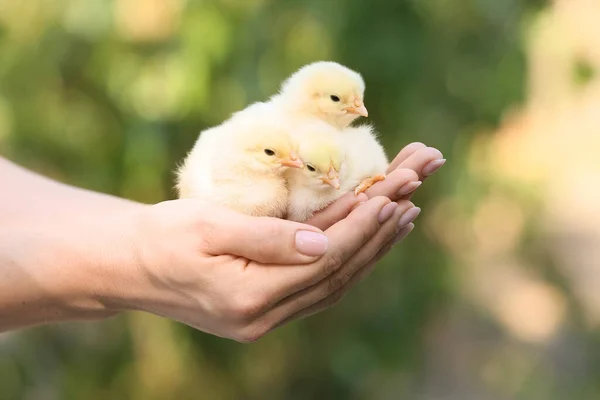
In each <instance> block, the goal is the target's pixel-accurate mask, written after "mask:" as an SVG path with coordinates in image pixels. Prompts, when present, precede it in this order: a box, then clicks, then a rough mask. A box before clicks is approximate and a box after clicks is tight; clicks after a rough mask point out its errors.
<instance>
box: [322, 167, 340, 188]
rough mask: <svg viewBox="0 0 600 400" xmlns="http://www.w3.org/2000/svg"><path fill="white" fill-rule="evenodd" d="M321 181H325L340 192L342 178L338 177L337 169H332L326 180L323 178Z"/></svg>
mask: <svg viewBox="0 0 600 400" xmlns="http://www.w3.org/2000/svg"><path fill="white" fill-rule="evenodd" d="M321 180H322V181H323V183H325V184H327V185H329V186H331V187H333V188H335V189H337V190H339V188H340V178H339V176H338V173H337V171H336V170H335V169H333V168H330V169H329V172H328V173H327V176H326V177H324V178H321Z"/></svg>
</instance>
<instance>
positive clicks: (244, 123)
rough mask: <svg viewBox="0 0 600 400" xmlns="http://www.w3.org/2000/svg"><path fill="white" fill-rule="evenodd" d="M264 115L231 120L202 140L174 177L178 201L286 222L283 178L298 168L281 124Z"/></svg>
mask: <svg viewBox="0 0 600 400" xmlns="http://www.w3.org/2000/svg"><path fill="white" fill-rule="evenodd" d="M265 112H266V110H257V111H256V112H253V113H242V114H237V115H234V116H233V117H232V118H231V119H229V120H228V121H226V122H224V123H223V124H221V125H219V126H217V127H214V128H211V129H208V130H206V131H204V132H202V133H201V134H200V137H199V138H198V140H197V142H196V144H195V145H194V147H193V149H192V150H191V151H190V153H189V154H188V156H187V157H186V159H185V161H184V163H183V165H182V166H181V167H180V168H179V170H178V173H177V189H178V192H179V197H180V198H184V197H193V198H198V199H200V200H204V201H207V202H210V203H214V204H220V205H224V206H227V207H229V208H232V209H234V210H236V211H239V212H241V213H244V214H248V215H253V216H270V217H279V218H282V217H284V216H285V213H286V209H287V204H288V189H287V185H286V181H285V177H284V173H285V171H286V170H287V169H289V168H302V167H303V164H302V161H301V160H300V159H299V158H298V156H297V155H296V152H295V149H294V148H293V143H292V141H291V140H290V136H289V133H288V129H287V124H286V123H285V121H282V120H281V119H279V118H277V117H276V116H274V115H272V114H271V113H265Z"/></svg>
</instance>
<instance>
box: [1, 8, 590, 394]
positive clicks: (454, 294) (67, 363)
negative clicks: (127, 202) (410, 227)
mask: <svg viewBox="0 0 600 400" xmlns="http://www.w3.org/2000/svg"><path fill="white" fill-rule="evenodd" d="M597 4H598V3H597V1H595V0H568V1H555V2H553V3H549V2H545V1H541V0H539V1H533V0H531V1H525V0H502V1H499V0H403V1H389V0H385V1H384V0H372V1H358V0H333V1H317V0H309V1H303V2H298V1H291V0H283V1H275V0H245V1H235V0H221V1H208V0H206V1H194V0H188V1H185V0H113V1H108V0H86V1H83V0H70V1H69V0H27V1H20V2H19V1H15V0H0V154H2V156H5V157H7V158H9V159H11V160H14V161H15V162H18V163H20V164H22V165H24V166H26V167H28V168H31V169H33V170H35V171H38V172H40V173H43V174H46V175H48V176H51V177H53V178H55V179H58V180H60V181H64V182H68V183H70V184H73V185H78V186H82V187H85V188H89V189H93V190H97V191H102V192H107V193H112V194H115V195H119V196H123V197H127V198H131V199H134V200H138V201H143V202H159V201H162V200H165V199H169V198H173V197H174V192H173V190H172V188H173V184H174V183H173V177H174V176H173V170H174V168H175V166H176V164H177V163H178V162H179V161H180V160H181V159H182V158H183V157H184V155H185V154H186V152H187V151H188V150H189V149H190V148H191V146H192V145H193V143H194V141H195V139H196V137H197V134H198V132H199V131H201V130H202V129H204V128H206V127H209V126H211V125H215V124H218V123H219V122H221V121H222V120H223V119H225V118H227V117H228V116H229V115H230V114H231V113H232V112H233V111H236V110H239V109H240V108H242V107H244V106H245V105H247V104H249V103H250V102H252V101H257V100H264V99H266V98H267V97H268V96H270V95H271V94H272V93H274V92H275V91H276V89H277V87H278V85H279V83H280V82H281V81H282V80H283V79H284V78H285V77H287V76H288V75H289V74H290V73H292V72H293V71H295V70H296V69H297V68H299V67H300V66H302V65H303V64H306V63H309V62H312V61H315V60H335V61H338V62H340V63H343V64H345V65H348V66H349V67H351V68H353V69H355V70H357V71H360V72H361V73H362V74H363V76H364V78H365V80H366V84H367V91H366V105H367V107H368V109H369V113H370V116H369V120H370V122H373V123H374V124H375V126H376V127H377V128H378V129H379V130H380V131H381V133H382V135H383V141H384V143H385V146H386V148H387V150H388V154H389V155H390V156H393V155H394V154H395V153H396V152H397V151H398V150H399V149H400V148H401V147H402V146H404V145H405V144H408V143H410V142H413V141H422V142H424V143H426V144H428V145H430V146H434V147H437V148H439V149H440V150H441V151H442V152H443V153H444V155H445V156H446V158H448V160H449V161H448V163H447V164H446V166H445V167H444V169H442V171H441V172H440V173H438V174H437V175H435V176H434V177H432V178H431V179H429V180H428V181H427V182H426V184H425V185H423V187H422V188H421V189H419V192H418V194H417V195H416V196H415V198H414V201H415V203H416V204H417V205H419V206H420V207H422V209H423V213H422V215H421V217H419V219H418V220H417V223H416V229H415V231H414V232H413V233H412V235H411V236H410V237H409V238H408V239H407V240H405V241H404V242H403V243H402V245H401V246H398V247H397V248H396V249H394V250H393V252H392V253H391V254H390V255H389V256H387V257H386V258H385V259H384V260H383V261H382V262H381V263H380V265H379V267H378V269H377V270H376V271H375V272H374V273H373V274H372V275H371V277H370V278H369V279H367V280H366V281H365V282H363V283H362V284H361V285H360V286H358V287H357V288H355V289H354V290H353V291H351V292H350V293H349V294H348V295H347V296H346V298H345V299H344V300H343V301H342V303H341V304H340V305H339V306H336V307H334V308H332V309H330V310H328V311H325V312H323V313H321V314H319V315H317V316H313V317H311V318H308V319H306V320H303V321H300V322H295V323H292V324H290V325H289V326H286V327H283V328H281V329H279V330H278V331H275V332H273V333H271V334H269V335H268V336H267V337H265V338H263V339H261V340H259V341H258V342H256V343H253V344H245V345H242V344H238V343H235V342H232V341H229V340H224V339H219V338H215V337H211V336H209V335H206V334H203V333H201V332H197V331H194V330H192V329H191V328H188V327H186V326H184V325H182V324H177V323H172V322H170V321H167V320H164V319H161V318H158V317H154V316H151V315H146V314H141V313H130V314H128V315H122V316H120V317H118V318H114V319H111V320H108V321H104V322H100V323H85V324H84V323H81V324H59V325H55V326H47V327H39V328H33V329H27V330H23V331H18V332H13V333H7V334H3V335H0V398H1V399H44V400H45V399H50V400H52V399H113V398H114V399H120V398H123V399H187V398H190V399H191V398H202V399H396V398H404V399H432V400H433V399H436V400H437V399H444V400H447V399H448V400H450V399H452V400H454V399H456V400H459V399H460V400H463V399H485V400H487V399H566V398H569V399H593V398H600V352H599V348H600V335H599V334H598V333H599V331H598V322H599V321H600V318H599V317H600V295H598V294H597V292H600V291H599V290H597V288H598V287H600V282H598V279H599V278H598V277H600V267H599V266H600V250H598V249H600V239H599V238H600V232H598V228H597V227H598V226H600V221H599V219H600V212H599V211H598V207H597V205H598V204H600V195H599V193H598V189H597V188H596V189H594V187H593V186H594V185H590V182H594V180H595V182H596V185H595V186H597V182H598V176H600V174H599V166H600V161H598V159H597V155H596V154H597V149H599V148H600V143H599V142H598V141H599V140H600V139H598V137H600V134H599V132H600V121H599V119H600V117H598V115H600V112H598V111H597V110H600V95H599V94H600V89H599V88H598V86H599V85H598V81H597V79H596V74H595V70H597V69H598V68H599V66H600V48H599V43H600V31H599V30H598V29H600V28H595V26H596V22H597V21H595V19H594V18H593V16H594V15H596V16H597V15H600V8H599V7H598V5H597ZM577 135H580V136H577ZM594 149H595V150H594ZM2 190H3V191H7V190H10V188H3V189H2ZM40 201H43V199H40ZM596 222H599V223H598V224H596Z"/></svg>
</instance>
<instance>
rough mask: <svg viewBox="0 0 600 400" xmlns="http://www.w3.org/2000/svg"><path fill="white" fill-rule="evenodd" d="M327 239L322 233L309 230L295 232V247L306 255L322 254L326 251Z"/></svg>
mask: <svg viewBox="0 0 600 400" xmlns="http://www.w3.org/2000/svg"><path fill="white" fill-rule="evenodd" d="M328 244H329V241H328V239H327V236H325V235H323V234H322V233H317V232H311V231H298V232H296V249H297V250H298V251H299V252H300V253H302V254H304V255H307V256H313V257H314V256H322V255H323V254H325V252H326V251H327V246H328Z"/></svg>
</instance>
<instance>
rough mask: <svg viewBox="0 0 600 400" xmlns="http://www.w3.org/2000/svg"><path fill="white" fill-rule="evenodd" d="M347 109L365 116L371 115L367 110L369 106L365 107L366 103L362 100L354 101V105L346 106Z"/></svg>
mask: <svg viewBox="0 0 600 400" xmlns="http://www.w3.org/2000/svg"><path fill="white" fill-rule="evenodd" d="M346 111H348V112H349V113H351V114H358V115H360V116H363V117H368V116H369V112H368V111H367V107H365V104H364V103H363V102H362V101H359V100H357V101H355V102H354V107H346Z"/></svg>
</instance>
